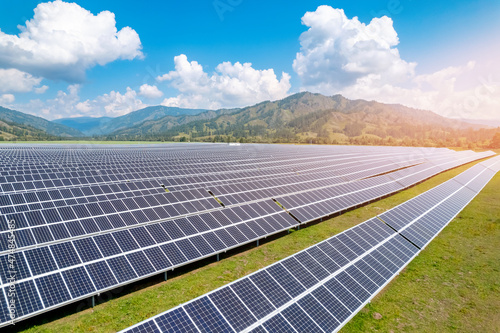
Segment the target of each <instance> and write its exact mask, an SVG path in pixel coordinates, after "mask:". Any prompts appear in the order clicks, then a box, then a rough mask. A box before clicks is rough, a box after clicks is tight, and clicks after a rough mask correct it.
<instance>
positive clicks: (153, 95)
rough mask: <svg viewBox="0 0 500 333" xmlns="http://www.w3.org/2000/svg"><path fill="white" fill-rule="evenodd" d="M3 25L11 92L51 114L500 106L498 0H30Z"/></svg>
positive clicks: (0, 64) (462, 111)
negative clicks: (152, 108) (298, 99)
mask: <svg viewBox="0 0 500 333" xmlns="http://www.w3.org/2000/svg"><path fill="white" fill-rule="evenodd" d="M322 5H323V7H319V6H322ZM37 6H38V7H37ZM325 6H328V7H325ZM35 8H36V9H37V10H36V13H35V12H34V10H35ZM340 10H343V12H341V11H340ZM103 11H108V13H107V14H106V15H101V14H102V13H101V12H103ZM307 12H310V13H311V14H310V15H309V16H308V18H306V19H305V21H307V22H305V24H302V21H303V18H304V17H306V16H304V15H305V14H306V13H307ZM111 13H112V14H114V19H113V15H111ZM108 14H109V15H108ZM383 16H387V17H388V18H390V20H389V19H388V20H385V19H381V20H380V21H378V22H379V23H377V25H375V24H373V25H370V23H371V22H372V19H374V18H376V20H377V19H380V18H382V17H383ZM354 17H357V18H358V19H359V21H356V20H355V19H354ZM80 19H81V21H80ZM29 20H31V23H29V24H28V26H27V25H26V21H29ZM114 20H115V21H116V22H115V21H114ZM75 22H79V24H80V25H81V26H79V28H78V29H76V30H75V31H73V30H72V29H73V26H74V25H75ZM369 25H370V26H369ZM19 27H21V30H22V31H24V32H23V34H24V36H23V35H22V34H21V35H20V33H21V30H20V29H19ZM115 27H116V31H114V30H113V29H114V28H115ZM126 27H129V28H126ZM370 27H371V28H370ZM124 28H125V29H126V30H127V31H126V33H123V35H124V36H121V37H120V36H118V35H116V32H121V31H122V29H124ZM44 29H45V30H44ZM0 31H1V32H0V105H4V106H7V107H11V108H15V109H18V110H21V111H25V112H29V113H32V114H36V115H40V116H42V117H45V118H49V119H53V118H59V117H73V116H82V115H83V116H103V115H107V116H118V115H121V114H124V113H127V112H130V111H133V110H136V109H138V108H141V107H144V106H147V105H157V104H164V105H171V106H181V107H197V108H219V107H234V106H245V105H249V104H254V103H257V102H259V101H261V100H266V99H279V98H283V97H285V96H287V95H289V94H292V93H295V92H299V91H302V90H310V91H313V92H320V93H323V94H326V95H333V94H336V93H342V94H343V95H345V96H346V97H349V98H364V99H370V100H371V99H374V100H378V101H382V102H388V103H401V104H405V105H408V106H412V107H416V108H422V109H431V110H433V111H435V112H438V113H440V114H443V115H445V116H449V117H454V118H491V119H499V118H500V111H499V110H500V108H499V106H500V102H499V100H500V64H499V60H498V59H500V47H499V44H500V43H498V41H499V40H498V32H499V31H500V2H498V1H497V0H482V1H474V2H473V1H453V2H451V1H427V0H421V1H415V0H385V1H352V0H351V1H326V2H324V1H323V2H318V1H274V2H272V3H270V2H265V1H255V0H254V1H249V0H215V1H213V0H208V1H149V2H147V5H143V4H141V5H139V4H138V3H137V2H136V1H131V0H123V1H110V0H99V1H94V0H85V1H84V0H80V1H77V2H76V4H74V3H64V2H62V1H60V0H59V1H56V2H54V3H47V2H43V1H32V0H24V1H22V2H20V3H19V2H18V3H15V2H3V3H2V4H1V5H0ZM58 31H65V32H66V33H65V34H61V33H58ZM37 33H38V34H37ZM302 34H303V35H302ZM301 35H302V36H303V37H302V38H301ZM102 36H105V38H103V39H102V40H104V42H102V41H101V42H98V43H96V42H95V41H96V40H97V41H99V40H101V39H99V38H101V37H102ZM115 42H116V45H115V44H114V43H115ZM301 42H302V44H301ZM9 43H10V44H9ZM12 45H14V46H12ZM68 45H71V46H68ZM2 54H3V56H2ZM20 54H21V56H20ZM25 54H28V56H23V55H25ZM298 54H299V55H298ZM174 58H175V60H174ZM237 63H239V65H237ZM245 63H251V65H249V64H248V65H244V64H245ZM221 64H222V65H221ZM269 70H272V72H270V71H269ZM165 74H167V75H165ZM2 76H3V78H2Z"/></svg>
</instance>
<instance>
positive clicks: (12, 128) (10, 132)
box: [0, 120, 61, 141]
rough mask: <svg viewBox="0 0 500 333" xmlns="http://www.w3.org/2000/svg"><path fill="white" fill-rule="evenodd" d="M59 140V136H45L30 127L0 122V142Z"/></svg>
mask: <svg viewBox="0 0 500 333" xmlns="http://www.w3.org/2000/svg"><path fill="white" fill-rule="evenodd" d="M47 140H61V137H60V136H54V135H50V134H47V132H45V131H43V130H39V129H37V128H34V127H32V126H30V125H23V124H18V123H14V122H10V121H6V120H0V141H47Z"/></svg>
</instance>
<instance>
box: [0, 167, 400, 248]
mask: <svg viewBox="0 0 500 333" xmlns="http://www.w3.org/2000/svg"><path fill="white" fill-rule="evenodd" d="M398 165H399V164H398ZM389 167H391V165H389ZM396 167H397V166H392V168H396ZM383 170H385V171H388V170H391V169H390V168H387V167H386V168H385V169H383ZM372 172H379V171H372ZM380 172H382V171H380ZM338 173H339V174H342V173H341V172H338ZM294 177H295V176H294ZM289 181H290V182H291V181H292V179H289ZM274 182H277V183H278V184H277V185H280V182H278V181H274V180H269V181H268V183H274ZM337 182H338V180H337ZM281 184H282V183H281ZM332 184H334V182H333V183H332ZM249 185H250V186H251V185H252V183H251V182H250V183H249ZM253 185H254V186H259V185H257V184H253ZM260 186H261V187H263V186H266V185H265V184H263V183H262V184H261V185H260ZM292 186H293V183H292V185H282V186H281V187H280V188H274V190H273V191H271V190H264V189H262V188H261V191H259V192H258V193H257V194H258V195H259V197H257V196H252V197H250V198H248V195H251V194H249V193H248V191H249V190H250V188H249V187H248V186H247V187H245V188H238V189H237V190H243V191H245V189H246V192H247V193H248V194H246V198H247V199H249V200H258V199H266V198H271V197H273V196H276V195H281V194H283V193H288V192H290V187H292ZM99 189H101V190H102V191H103V193H104V190H105V189H102V188H99ZM110 189H111V188H108V191H109V190H110ZM307 189H310V188H307V187H306V186H301V187H300V190H301V191H304V190H307ZM61 191H65V190H61ZM61 191H57V192H50V193H51V195H52V196H54V195H56V194H59V195H61V196H62V194H61V193H60V192H61ZM94 191H96V192H97V188H96V189H94ZM74 192H75V193H77V191H74ZM41 193H44V194H45V197H48V196H49V194H48V193H47V192H41ZM85 193H88V191H87V192H85ZM85 193H84V192H83V191H81V192H80V194H81V195H84V194H85ZM98 193H99V192H97V193H95V194H98ZM137 193H138V196H135V197H133V196H131V195H127V198H124V199H119V198H116V199H114V200H109V199H110V198H109V196H104V195H101V196H100V199H101V200H102V201H101V202H96V201H97V200H98V199H99V196H96V197H92V196H87V197H81V199H82V200H85V201H90V199H94V200H92V201H93V202H91V203H87V204H84V203H79V202H78V201H76V200H72V199H69V200H68V199H67V200H62V198H58V200H57V199H56V200H51V201H43V202H42V203H43V205H41V204H38V203H33V204H31V205H26V204H20V205H12V206H6V207H4V208H3V213H8V214H7V215H6V218H7V219H8V220H12V219H13V220H16V221H17V227H16V232H17V233H20V235H19V236H18V238H19V240H20V241H19V244H18V245H19V246H20V247H24V246H29V245H33V244H35V243H34V242H30V239H34V240H36V243H37V244H40V243H41V242H43V241H49V242H50V241H53V240H58V239H62V237H64V235H71V236H72V237H74V236H77V235H80V234H79V233H78V230H80V229H81V228H78V225H79V224H83V222H82V221H81V220H82V219H87V220H84V222H85V224H84V226H83V227H84V228H83V229H84V230H85V231H86V233H89V232H90V231H88V230H93V232H100V231H105V230H109V229H112V228H120V227H124V226H126V225H133V224H137V223H144V222H151V221H156V220H160V219H165V218H170V217H176V216H180V215H185V214H192V213H199V212H202V211H206V210H210V209H214V208H217V207H219V204H218V203H217V202H216V201H215V200H214V199H213V198H212V197H211V195H210V194H209V193H208V192H207V191H199V190H186V191H179V192H173V193H165V192H160V193H156V194H148V195H145V194H146V193H144V191H142V190H141V191H137ZM30 194H31V195H34V193H30ZM39 194H40V193H39ZM77 194H78V193H77ZM19 195H21V194H14V195H10V196H7V197H6V198H4V201H7V200H5V199H9V200H8V202H13V201H16V200H18V197H19ZM113 195H115V194H113ZM23 198H28V196H27V195H26V194H23ZM38 198H39V199H41V198H43V196H41V195H39V196H38ZM224 200H226V197H224ZM228 201H229V203H232V202H231V201H230V199H229V198H227V201H226V202H228ZM8 202H7V203H8ZM26 208H30V209H31V210H29V211H25V212H23V211H24V210H25V209H26ZM14 209H15V210H16V211H17V212H16V213H14V212H13V210H14ZM88 218H94V219H95V220H96V222H95V223H94V222H92V220H89V219H88ZM108 220H109V221H108ZM28 221H29V223H28ZM96 223H97V224H98V226H99V228H96V227H92V226H88V227H85V225H89V224H90V225H94V224H96ZM46 225H49V226H48V227H47V226H46ZM0 229H1V230H2V231H4V232H3V233H1V234H0V249H1V250H0V251H5V250H6V246H7V240H8V239H7V237H8V231H7V229H8V228H7V223H6V220H5V221H3V223H1V224H0ZM26 229H31V230H26ZM65 229H68V230H65ZM77 229H78V230H77ZM71 230H73V232H71ZM31 233H33V236H34V237H31ZM51 236H52V237H51ZM66 237H69V236H66ZM2 245H3V247H2Z"/></svg>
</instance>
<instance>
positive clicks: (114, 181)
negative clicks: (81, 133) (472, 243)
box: [0, 143, 500, 332]
mask: <svg viewBox="0 0 500 333" xmlns="http://www.w3.org/2000/svg"><path fill="white" fill-rule="evenodd" d="M494 155H495V153H493V152H490V151H488V152H481V153H476V152H472V151H462V152H456V151H453V150H449V149H444V148H413V147H362V146H312V145H311V146H306V145H302V146H301V145H253V144H248V145H239V146H234V145H227V144H192V143H191V144H157V145H19V144H17V145H2V146H1V147H0V167H1V175H0V188H1V193H0V213H1V219H0V247H1V248H0V279H1V284H2V293H0V326H5V327H8V325H12V324H15V323H17V322H20V321H23V320H25V319H27V318H30V317H34V316H37V315H40V314H42V313H44V312H47V311H51V310H54V309H57V308H60V307H63V306H65V305H68V304H72V303H77V302H79V301H81V300H85V299H89V298H93V297H95V296H97V295H99V294H101V293H103V292H106V291H109V290H113V289H116V288H119V287H121V286H125V285H129V284H132V283H135V282H138V281H141V280H144V279H146V278H148V277H152V276H155V275H164V276H165V277H166V276H167V274H168V272H170V271H172V270H174V269H177V268H179V267H182V266H186V265H188V264H191V263H194V262H199V261H201V260H202V259H205V258H209V257H214V258H217V259H218V257H219V255H220V254H223V253H225V252H227V251H230V250H233V249H236V248H240V247H242V246H244V245H248V244H251V243H255V245H258V244H259V241H261V240H263V239H265V238H267V237H270V236H273V235H282V237H283V238H285V239H286V237H287V231H289V230H291V229H295V230H298V229H300V228H303V227H306V226H307V225H308V224H312V223H315V224H316V223H319V224H321V222H322V221H323V220H325V219H328V218H330V217H332V216H336V215H339V214H342V213H344V212H346V211H349V210H352V209H355V208H356V207H360V206H363V205H365V204H367V203H370V202H374V201H376V200H379V199H381V198H385V197H388V196H390V195H392V194H395V193H398V192H400V191H402V190H404V189H407V188H409V187H412V186H414V185H416V184H419V183H421V182H423V181H425V180H427V179H429V178H431V177H433V176H435V175H438V174H440V173H442V172H445V171H447V170H450V169H453V168H456V167H459V166H461V165H464V164H467V163H470V162H474V161H479V160H482V161H480V162H479V163H477V164H475V165H474V166H472V167H471V168H469V169H467V170H466V171H465V172H463V173H460V174H459V175H458V176H456V177H454V178H452V179H450V180H448V181H446V182H444V183H442V184H440V185H438V186H436V187H434V188H432V189H430V190H428V191H426V192H423V193H421V194H420V195H418V196H416V197H414V198H412V199H410V200H408V201H406V202H404V203H402V204H400V205H398V206H396V207H394V208H392V209H390V210H387V211H384V212H381V213H380V214H378V215H377V216H373V217H372V218H370V219H368V220H366V221H363V220H360V221H359V223H358V224H357V225H356V226H354V227H352V228H350V229H348V230H345V231H343V232H341V233H339V234H335V235H332V236H331V237H330V238H327V239H324V240H323V241H321V242H319V243H317V244H315V245H313V246H311V247H309V248H307V249H305V250H303V251H300V252H298V253H295V254H293V255H291V256H289V257H287V258H284V259H282V260H280V261H278V262H276V263H273V264H271V265H270V266H267V267H264V268H262V269H260V270H258V271H256V272H254V273H252V274H250V275H248V276H244V277H242V278H240V279H238V280H236V281H233V282H231V283H229V284H227V285H224V286H223V287H220V288H218V289H216V290H213V291H211V292H209V293H207V294H205V295H202V296H200V297H198V298H195V299H192V300H190V301H188V302H186V303H183V304H181V305H179V306H177V307H175V308H172V309H170V310H167V311H166V312H164V313H161V314H158V315H156V316H154V317H152V318H150V319H147V320H145V321H144V322H141V323H137V324H136V325H134V326H131V327H130V328H128V329H125V330H124V332H336V331H338V330H340V329H341V328H342V327H343V326H344V325H345V324H346V323H348V322H349V320H351V318H352V317H353V316H354V315H356V313H358V312H359V311H360V310H361V309H362V308H363V307H364V306H365V305H366V304H367V303H368V302H369V301H370V300H371V299H372V298H373V297H374V296H375V295H377V294H378V293H379V292H380V291H381V290H382V289H383V288H384V287H385V286H386V285H387V284H388V283H389V282H390V281H391V280H392V279H393V278H394V277H395V276H396V275H397V274H399V273H400V272H401V270H402V269H404V268H405V267H406V265H407V264H408V263H409V262H410V261H412V260H413V259H414V258H415V257H416V256H417V255H418V254H419V253H420V252H421V251H422V250H423V249H424V248H425V247H426V246H427V245H428V244H429V243H430V242H431V241H432V240H433V239H434V238H435V237H436V236H437V235H438V234H439V233H440V232H441V230H442V229H443V228H445V227H446V226H447V224H448V223H449V222H450V221H452V220H453V218H454V217H455V216H457V214H459V213H460V212H461V211H462V209H463V208H464V207H466V206H467V205H468V203H469V202H470V201H471V200H472V199H474V197H475V196H476V195H477V194H478V193H480V191H481V190H482V189H483V187H484V186H486V184H487V183H488V182H489V181H490V180H491V179H492V178H493V176H494V175H495V174H496V173H497V172H498V171H499V170H500V157H498V156H497V157H493V156H494Z"/></svg>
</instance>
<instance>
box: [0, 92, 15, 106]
mask: <svg viewBox="0 0 500 333" xmlns="http://www.w3.org/2000/svg"><path fill="white" fill-rule="evenodd" d="M15 100H16V98H15V97H14V95H12V94H3V95H0V105H8V104H11V103H14V101H15Z"/></svg>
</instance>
